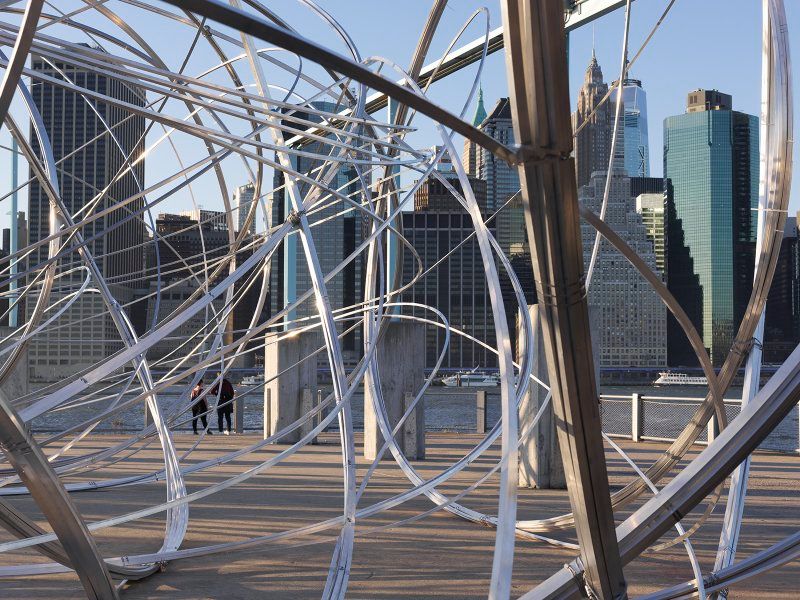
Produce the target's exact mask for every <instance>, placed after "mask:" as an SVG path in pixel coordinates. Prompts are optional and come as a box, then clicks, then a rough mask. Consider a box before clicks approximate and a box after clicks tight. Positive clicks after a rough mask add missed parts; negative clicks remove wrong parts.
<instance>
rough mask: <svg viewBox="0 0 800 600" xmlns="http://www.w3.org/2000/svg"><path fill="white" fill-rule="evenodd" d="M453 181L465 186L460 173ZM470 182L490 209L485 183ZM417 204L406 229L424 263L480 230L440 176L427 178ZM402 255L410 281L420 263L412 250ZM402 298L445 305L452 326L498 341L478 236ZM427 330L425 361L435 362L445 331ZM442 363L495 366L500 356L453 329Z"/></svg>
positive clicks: (406, 280) (425, 265)
mask: <svg viewBox="0 0 800 600" xmlns="http://www.w3.org/2000/svg"><path fill="white" fill-rule="evenodd" d="M449 182H450V184H451V185H452V186H453V188H454V189H456V190H457V191H461V184H460V182H459V180H458V179H457V178H455V176H453V177H452V179H449ZM470 184H471V186H472V189H473V191H474V193H475V197H476V200H477V202H478V205H479V206H480V207H481V212H483V213H484V215H485V206H486V188H487V186H486V183H485V182H484V181H482V180H479V179H475V178H472V177H470ZM414 204H415V207H416V210H415V211H414V212H413V213H411V212H405V213H403V234H404V235H405V237H406V239H407V240H408V241H409V243H410V244H411V245H412V246H413V247H414V248H415V249H416V250H417V252H419V255H420V258H421V259H422V265H423V268H424V269H427V268H428V267H431V266H432V265H433V264H435V263H437V262H438V261H439V260H440V259H441V258H442V257H443V256H445V255H446V254H448V253H449V252H450V251H451V250H452V249H453V248H455V247H456V246H457V245H458V244H460V243H461V242H463V241H464V240H465V239H466V238H468V237H469V236H470V235H471V234H472V233H473V232H474V231H475V228H474V226H473V224H472V220H471V218H470V216H469V215H468V214H467V213H466V211H465V210H464V209H463V208H462V207H461V205H460V204H458V202H457V201H456V199H455V198H454V197H453V195H452V194H451V193H450V192H449V190H448V189H447V188H445V187H444V186H443V185H442V184H441V182H439V181H436V180H434V179H428V180H426V181H425V182H423V184H422V186H421V187H420V189H419V190H418V191H417V193H416V195H415V201H414ZM403 260H404V265H403V277H404V281H403V284H404V285H405V284H407V283H409V282H410V281H411V278H412V277H413V276H414V274H415V273H416V272H417V269H418V265H417V263H416V260H415V258H414V256H413V254H412V253H411V252H405V253H404V254H403ZM403 301H407V302H418V303H420V304H427V305H429V306H434V307H436V308H437V309H438V310H440V311H442V313H443V314H444V316H445V317H446V318H447V319H448V321H449V322H450V325H452V326H453V327H456V328H458V329H460V330H462V331H464V332H466V333H468V334H469V335H472V336H474V337H475V338H477V339H478V340H481V341H483V342H485V343H487V344H489V345H490V346H492V345H494V343H495V331H494V320H493V313H492V306H491V301H490V299H489V290H488V287H487V286H486V277H485V275H484V271H483V261H482V259H481V254H480V249H479V248H478V244H477V242H476V240H475V238H474V237H473V238H472V239H470V240H469V241H467V242H466V243H465V244H464V245H463V246H462V247H460V248H459V249H458V250H456V251H455V252H453V254H452V255H450V256H449V257H448V258H447V260H445V261H442V262H441V263H440V264H439V265H438V266H437V267H436V268H435V269H433V270H431V272H430V273H428V274H427V275H426V276H425V277H423V278H422V279H420V280H419V281H418V282H417V283H415V284H414V285H413V286H412V287H411V289H409V290H408V291H406V292H404V293H403ZM404 312H408V313H409V314H413V315H416V316H421V317H424V318H431V316H432V313H431V312H430V311H427V310H424V309H420V308H414V307H411V308H406V309H404ZM425 331H426V344H425V346H426V361H427V364H428V365H429V366H432V365H434V364H435V363H436V359H437V357H438V355H439V353H440V352H441V350H442V347H443V344H444V339H445V331H444V330H443V329H442V328H440V327H434V326H428V327H426V329H425ZM442 366H443V367H444V368H451V369H466V368H472V367H476V366H479V367H495V366H497V359H496V357H495V355H494V354H492V353H491V352H489V351H487V350H486V348H484V347H482V346H480V345H479V344H476V343H475V342H473V341H471V340H469V339H467V338H465V337H463V336H460V335H453V336H451V338H450V346H449V349H448V352H447V354H446V356H445V359H444V362H443V364H442Z"/></svg>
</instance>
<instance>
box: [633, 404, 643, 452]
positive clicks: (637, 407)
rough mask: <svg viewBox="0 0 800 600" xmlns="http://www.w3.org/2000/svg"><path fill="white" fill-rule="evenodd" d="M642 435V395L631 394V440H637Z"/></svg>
mask: <svg viewBox="0 0 800 600" xmlns="http://www.w3.org/2000/svg"><path fill="white" fill-rule="evenodd" d="M641 437H642V397H641V396H640V395H639V394H636V393H634V394H631V441H632V442H638V441H639V440H640V439H641Z"/></svg>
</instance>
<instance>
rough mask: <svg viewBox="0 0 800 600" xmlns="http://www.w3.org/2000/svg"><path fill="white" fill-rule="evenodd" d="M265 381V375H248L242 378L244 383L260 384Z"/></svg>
mask: <svg viewBox="0 0 800 600" xmlns="http://www.w3.org/2000/svg"><path fill="white" fill-rule="evenodd" d="M262 383H264V376H263V375H248V376H247V377H245V378H243V379H242V385H260V384H262Z"/></svg>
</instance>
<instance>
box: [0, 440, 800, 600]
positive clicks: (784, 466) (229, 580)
mask: <svg viewBox="0 0 800 600" xmlns="http://www.w3.org/2000/svg"><path fill="white" fill-rule="evenodd" d="M118 439H119V438H115V437H114V436H110V435H109V436H104V435H97V436H92V437H89V438H88V439H86V440H84V441H83V442H81V444H80V445H79V450H80V451H81V452H85V451H87V450H91V449H99V448H103V447H107V446H108V445H111V444H112V443H113V442H114V441H118ZM195 439H196V438H194V436H190V435H181V434H178V435H176V444H177V447H178V449H179V450H186V449H187V448H188V447H189V446H190V444H191V443H192V442H193V441H194V440H195ZM257 439H258V437H257V436H253V435H243V436H230V437H225V436H220V435H214V436H213V437H210V438H207V439H206V440H204V442H203V444H202V445H201V448H200V450H199V451H197V452H195V453H193V454H192V455H191V457H190V459H189V461H188V462H189V463H193V462H196V461H198V460H201V459H203V460H204V459H209V458H213V457H214V456H219V455H221V454H222V453H223V452H227V451H230V450H233V449H236V448H240V447H243V446H244V445H246V444H251V443H253V442H255V441H257ZM479 439H480V437H479V436H477V435H474V434H447V433H429V434H428V457H429V458H428V459H427V460H425V461H420V462H418V463H415V464H416V465H417V467H418V468H419V470H420V473H421V474H422V476H423V477H426V478H428V477H431V476H433V475H435V474H436V473H438V472H439V471H440V470H441V469H443V468H444V467H445V466H447V465H449V464H451V463H453V462H455V461H456V460H457V459H458V458H459V457H461V456H463V455H464V454H465V453H466V452H467V451H468V450H469V449H470V448H471V447H472V446H474V445H475V444H476V443H477V442H478V441H479ZM322 442H323V443H321V444H320V445H317V446H309V447H307V448H305V449H304V450H303V451H301V452H299V453H298V454H296V455H295V456H294V457H293V458H291V459H290V460H288V461H287V462H286V463H285V464H282V465H280V466H278V467H275V468H272V469H270V470H268V471H267V472H266V473H265V474H262V475H259V476H256V477H254V478H252V479H250V480H248V481H246V482H244V483H242V484H240V485H238V486H235V487H234V488H232V489H229V490H226V491H223V492H221V493H219V494H216V495H213V496H211V497H208V498H206V499H204V500H201V501H199V502H197V503H193V504H192V505H191V508H190V524H189V530H188V533H187V536H186V541H185V542H184V545H183V547H184V548H191V547H196V546H201V545H206V544H213V543H219V542H224V541H232V540H244V539H247V538H250V537H253V536H257V535H265V534H268V533H275V532H280V531H285V530H287V529H291V528H294V527H299V526H302V525H307V524H310V523H314V522H317V521H320V520H323V519H326V518H330V517H334V516H337V515H339V514H340V507H341V498H342V493H341V492H342V477H341V455H340V453H339V447H338V438H337V437H335V436H334V435H332V434H326V436H325V437H324V438H323V439H322ZM622 445H623V447H624V448H625V449H626V450H628V451H630V452H631V454H632V456H633V457H634V458H635V460H636V461H637V462H638V463H639V464H640V465H642V466H647V465H648V464H649V462H651V461H652V460H654V459H655V458H656V456H658V454H659V453H660V452H661V451H663V449H665V448H666V445H665V444H654V443H640V444H633V443H631V442H622ZM280 448H281V446H271V447H269V448H268V449H266V450H262V451H259V452H258V453H255V454H252V455H248V456H246V457H244V458H243V459H240V460H238V461H236V462H234V463H231V464H228V465H225V466H221V467H217V468H215V469H212V470H209V471H207V472H203V473H199V474H197V475H193V476H189V477H188V478H187V484H188V488H189V491H195V490H197V489H200V488H203V487H206V486H208V485H210V484H213V483H215V482H218V481H220V480H221V479H222V478H225V477H230V476H232V475H234V474H236V473H239V472H241V471H242V470H244V469H247V468H250V467H252V466H254V465H256V464H258V463H259V462H261V461H263V460H265V459H266V458H268V457H269V456H271V455H274V453H275V452H276V451H277V450H278V449H280ZM701 449H702V448H701V447H698V448H697V450H698V451H699V450H701ZM609 452H610V451H609ZM179 455H180V452H179ZM497 456H498V448H497V447H495V448H493V449H492V450H491V451H490V452H488V453H487V455H486V456H485V457H483V458H481V459H480V460H478V461H476V462H475V463H473V464H472V465H471V466H470V467H469V468H468V469H466V470H465V471H463V472H462V473H460V474H459V475H458V476H456V477H455V478H454V479H453V480H452V481H450V482H448V484H447V485H445V486H442V487H441V488H440V489H441V491H443V492H445V493H458V492H460V491H461V490H463V489H464V488H465V487H467V486H468V485H469V484H470V483H472V482H474V481H475V480H476V479H477V478H478V477H480V475H482V474H483V473H485V472H486V470H487V468H489V467H490V465H491V464H493V461H494V460H496V458H497ZM609 461H610V474H611V479H612V484H613V486H614V488H615V489H618V488H619V487H620V486H622V485H624V483H625V482H627V481H629V480H630V478H631V473H630V470H629V469H628V468H627V467H626V466H625V465H624V463H623V461H622V460H621V459H619V457H617V456H616V455H613V456H612V455H611V454H609ZM160 463H161V459H160V453H159V451H158V444H157V443H153V444H151V446H150V447H148V448H147V449H146V450H144V451H143V452H141V453H139V454H137V455H136V456H135V457H134V458H133V459H132V460H127V461H124V464H122V465H121V466H118V465H114V466H111V467H109V468H107V469H105V470H103V471H101V472H99V473H97V479H98V480H102V479H104V478H108V477H118V476H121V475H124V474H134V473H144V472H147V471H148V470H156V469H158V468H159V466H160ZM365 470H366V463H364V462H363V461H360V462H359V471H358V475H359V479H360V477H361V476H362V475H363V474H364V472H365ZM497 483H498V478H497V477H496V476H495V477H493V478H491V479H490V480H488V481H487V482H486V483H485V484H484V485H483V486H481V487H480V488H478V489H477V490H476V491H475V492H473V493H471V494H470V495H469V497H468V498H467V499H466V500H465V501H464V503H465V504H466V505H467V506H469V507H470V508H474V509H476V510H481V511H486V512H491V513H493V514H494V513H495V512H496V506H497V496H496V494H497ZM408 487H409V484H408V481H407V480H406V478H405V477H404V476H403V475H402V473H401V472H400V470H399V469H398V468H397V467H396V465H395V464H394V462H393V461H391V460H384V462H383V463H382V466H381V467H380V468H379V469H378V470H377V472H376V473H375V475H374V476H373V479H372V481H371V483H370V486H369V488H368V490H367V492H366V494H365V496H364V498H362V500H361V502H360V504H359V506H366V505H370V504H373V503H374V502H376V501H378V500H381V499H383V498H386V497H388V496H390V495H393V494H396V493H398V492H400V491H402V490H404V489H407V488H408ZM798 492H800V457H798V456H797V455H795V456H790V455H778V454H770V453H760V454H757V455H756V457H755V459H754V461H753V466H752V469H751V486H750V493H749V495H748V502H747V507H746V509H745V515H744V524H743V527H742V536H741V542H740V545H739V556H741V557H744V556H747V555H749V554H751V553H753V552H755V551H757V550H759V549H762V548H764V547H766V546H767V545H769V544H772V543H774V542H776V541H778V540H779V539H781V538H783V537H785V536H786V535H789V534H790V533H793V532H794V531H796V529H797V527H798V523H800V493H798ZM75 498H76V501H77V503H78V505H79V506H80V509H81V511H82V512H83V514H84V516H85V517H86V519H87V520H88V521H95V520H98V519H102V518H105V517H108V516H111V515H116V514H121V513H127V512H129V511H133V510H136V509H139V508H142V507H145V506H149V505H152V504H156V503H159V502H161V501H163V499H164V484H163V482H158V483H152V484H146V485H142V486H136V487H127V488H118V489H114V490H111V491H95V492H86V493H80V494H76V495H75ZM11 502H12V504H14V505H15V506H18V507H20V508H22V509H24V510H26V511H28V512H29V513H30V514H38V513H37V511H36V509H35V507H34V506H33V505H32V503H31V501H30V500H29V499H26V498H15V499H12V500H11ZM430 507H431V504H430V502H429V501H428V500H427V499H425V498H417V499H415V500H414V501H412V502H409V503H408V504H407V505H401V506H400V507H397V508H395V509H393V510H391V511H389V512H387V513H383V514H380V515H377V516H376V517H373V518H368V519H365V520H363V521H360V522H359V523H358V524H357V531H365V530H367V529H373V528H375V527H377V526H380V525H383V524H387V523H391V522H394V521H397V520H400V519H404V518H408V517H411V516H413V515H415V514H419V513H421V512H424V511H425V510H428V509H429V508H430ZM568 509H569V502H568V500H567V496H566V492H564V491H539V490H521V491H520V501H519V514H518V516H519V518H522V519H530V518H544V517H549V516H555V515H558V514H561V513H564V512H567V511H568ZM628 511H629V509H626V511H625V512H624V513H623V514H620V515H619V517H624V516H625V515H626V514H628ZM723 512H724V497H723V499H722V501H721V503H720V505H719V506H718V507H717V509H716V510H715V512H714V514H713V516H712V518H711V520H710V522H709V524H708V525H707V526H706V527H704V528H703V529H702V530H701V531H700V532H699V533H698V534H697V535H696V536H695V537H694V538H693V541H694V545H695V549H696V551H697V552H698V555H699V558H700V561H701V565H702V566H703V568H704V569H709V568H710V567H711V565H713V561H714V554H715V552H716V543H717V538H718V534H719V526H720V522H721V519H722V514H723ZM697 514H699V513H693V514H691V515H689V516H688V517H687V519H686V521H684V522H685V523H687V524H691V523H693V522H694V520H695V518H696V516H697ZM41 524H42V526H43V527H45V528H47V525H46V523H44V522H42V523H41ZM163 526H164V522H163V516H162V515H159V516H157V517H152V518H148V519H144V520H142V521H138V522H135V523H130V524H126V525H124V526H121V527H117V528H114V529H113V530H104V531H101V532H98V534H97V539H98V542H99V545H100V549H101V552H102V553H103V554H104V556H118V555H119V554H120V553H122V552H125V553H126V554H133V553H136V552H140V551H141V552H152V551H155V550H157V549H158V547H159V546H160V544H161V540H162V535H163ZM335 533H336V532H335V531H334V532H333V535H335ZM561 538H562V539H565V540H569V541H573V537H572V534H571V532H568V531H567V532H562V533H561ZM10 539H12V538H11V536H10V535H9V534H7V533H5V532H4V531H3V532H0V541H7V540H10ZM665 539H666V538H665ZM297 541H298V540H293V541H291V542H287V543H283V544H275V545H270V546H261V547H258V548H255V549H251V550H248V551H242V552H237V553H228V554H220V555H213V556H206V557H201V558H191V559H187V560H182V561H176V562H172V563H170V564H168V565H166V567H165V572H163V573H156V574H155V575H154V576H152V577H150V578H148V579H146V580H144V581H141V582H136V583H132V584H129V585H128V586H126V588H125V590H124V591H123V593H122V597H123V598H130V599H140V598H141V599H143V598H152V599H164V600H166V599H169V600H178V599H187V600H189V599H192V600H195V599H198V598H209V599H211V598H213V599H225V600H235V599H250V598H270V599H271V600H289V599H300V598H303V599H304V598H319V597H320V594H321V591H322V588H323V585H324V581H325V576H326V573H327V570H328V567H329V561H330V557H331V551H332V548H333V545H334V544H333V541H331V536H330V535H329V536H318V537H316V538H306V539H304V540H303V541H304V542H315V543H307V544H306V545H302V546H298V545H297ZM493 541H494V532H493V531H492V530H491V529H489V528H487V527H483V526H480V525H475V524H473V523H467V522H465V521H462V520H460V519H457V518H456V517H453V516H450V515H448V514H446V513H442V512H438V513H436V514H433V515H431V516H429V517H427V518H425V519H422V520H419V521H415V522H412V523H410V524H406V525H403V526H402V527H399V528H395V529H384V530H381V531H379V532H377V533H372V534H367V535H363V536H359V537H357V538H356V544H355V554H354V558H353V565H352V574H351V577H350V586H349V589H348V593H347V597H348V598H350V599H353V600H358V599H395V598H398V599H399V598H417V599H429V598H447V599H452V600H463V599H471V598H486V596H487V590H488V584H489V578H490V574H491V564H492V550H493ZM26 557H27V558H26ZM573 557H574V552H573V551H570V550H562V549H559V548H555V547H553V546H550V545H547V544H544V543H540V542H530V541H524V540H519V541H518V542H517V552H516V558H515V571H514V581H513V593H512V597H518V596H519V595H521V594H522V593H524V592H525V591H527V590H529V589H530V588H531V587H533V586H534V585H535V584H536V583H537V582H540V581H542V580H543V579H544V578H546V577H548V576H549V575H551V574H552V573H553V572H554V571H555V570H556V569H558V568H560V567H561V566H562V565H563V564H564V563H566V562H569V561H570V560H571V559H572V558H573ZM23 561H25V562H28V561H42V562H44V559H43V558H41V557H39V555H37V554H36V553H34V552H32V551H30V550H25V551H20V552H14V553H6V554H0V565H8V564H15V563H18V562H23ZM626 576H627V578H628V581H629V586H630V588H629V590H630V594H631V597H635V596H638V595H641V594H643V593H646V592H649V591H654V590H656V589H658V588H661V587H664V586H667V585H673V584H676V583H679V582H682V581H685V580H687V579H689V578H691V570H690V567H689V563H688V561H687V559H686V554H685V550H684V549H683V546H681V545H678V546H676V547H674V548H671V549H669V550H666V551H663V552H661V553H658V554H652V555H644V556H643V557H642V558H640V559H638V560H636V561H635V562H633V563H632V564H631V565H629V566H628V567H627V568H626ZM799 587H800V562H799V561H795V562H794V563H791V564H789V565H786V566H784V567H783V568H781V569H778V570H777V571H774V572H772V573H770V574H768V575H766V576H764V577H761V578H757V579H752V580H749V581H746V582H744V583H742V584H740V585H738V586H737V587H734V588H732V590H731V595H730V596H729V597H730V598H733V599H735V598H763V599H766V598H770V599H787V600H788V599H790V598H797V597H798V594H800V590H799V589H798V588H799ZM0 597H2V598H5V599H17V598H19V599H23V598H24V599H34V598H41V599H45V598H46V599H51V598H82V597H83V592H82V589H81V587H80V585H79V583H78V581H77V578H76V577H75V576H74V575H64V574H62V575H47V576H41V577H34V578H23V579H5V580H0Z"/></svg>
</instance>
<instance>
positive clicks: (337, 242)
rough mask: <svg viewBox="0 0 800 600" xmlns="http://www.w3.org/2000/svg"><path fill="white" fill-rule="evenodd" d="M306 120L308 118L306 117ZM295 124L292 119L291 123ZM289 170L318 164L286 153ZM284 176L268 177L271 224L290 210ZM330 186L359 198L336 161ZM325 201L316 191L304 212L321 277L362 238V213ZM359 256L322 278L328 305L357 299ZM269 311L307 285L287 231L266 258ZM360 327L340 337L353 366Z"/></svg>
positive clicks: (305, 187) (311, 144)
mask: <svg viewBox="0 0 800 600" xmlns="http://www.w3.org/2000/svg"><path fill="white" fill-rule="evenodd" d="M312 105H313V106H314V107H316V108H319V109H321V110H326V111H331V112H335V111H336V110H337V107H336V105H334V104H333V103H330V102H314V103H312ZM306 118H309V120H313V119H312V118H310V117H309V116H308V115H306ZM292 125H293V126H294V127H295V128H296V127H297V124H296V123H293V124H292ZM303 150H305V151H307V152H309V153H315V152H316V153H321V154H325V153H326V152H329V151H330V147H329V146H327V145H325V144H323V143H322V142H319V141H308V142H306V143H305V144H304V146H303ZM290 160H291V163H292V168H293V169H295V170H296V171H298V172H299V173H303V174H308V175H315V176H316V175H318V173H319V169H320V168H321V167H322V166H323V164H324V163H323V162H322V161H321V160H318V159H314V158H310V157H307V156H298V155H296V154H292V155H290ZM284 183H285V175H284V174H283V172H281V171H278V170H276V171H275V178H274V189H275V190H277V191H276V192H275V197H274V202H273V210H272V222H273V223H274V224H278V223H283V222H284V221H285V220H286V219H287V217H288V216H289V213H290V211H291V208H292V207H291V203H290V198H289V195H288V194H287V193H286V191H285V189H284V188H283V186H284ZM329 187H330V188H332V189H334V190H337V191H338V192H339V193H340V194H343V195H346V196H349V197H350V198H351V199H352V200H353V201H355V202H363V201H364V200H363V198H362V197H361V186H360V185H359V179H358V175H357V173H356V170H355V168H354V167H352V166H350V165H347V164H342V166H340V167H339V168H338V169H337V171H336V174H335V176H334V177H333V179H332V181H331V183H330V185H329ZM298 188H299V190H300V195H301V197H305V195H306V194H308V193H309V192H310V191H311V189H312V188H311V186H310V185H309V184H307V183H304V182H298ZM328 196H329V197H328V198H327V199H326V198H325V194H323V195H322V198H323V203H322V206H321V207H318V208H315V209H314V211H313V213H312V214H309V215H308V218H309V223H310V225H311V234H312V236H313V238H314V243H315V245H316V248H317V253H318V255H319V262H320V267H321V269H322V273H323V275H327V274H328V273H330V272H331V271H333V270H334V269H335V268H336V267H337V266H338V265H339V263H340V262H342V261H343V260H344V259H345V258H346V257H348V256H349V255H350V254H351V253H352V252H353V251H354V250H355V249H356V247H357V246H358V245H359V244H360V243H361V241H362V239H363V228H362V215H361V213H360V212H359V211H358V210H356V209H354V208H353V207H352V205H351V204H349V203H347V202H345V201H344V200H340V199H337V198H333V197H330V195H328ZM364 256H365V255H364V254H363V253H362V255H361V256H358V257H356V258H355V259H354V260H352V261H350V262H349V263H348V264H347V266H345V268H344V269H343V270H342V271H341V272H340V273H338V274H337V275H336V276H335V277H334V278H332V279H331V280H330V281H328V282H327V284H326V287H327V290H328V296H329V298H330V301H331V307H332V308H333V309H334V310H336V309H340V308H343V307H348V306H352V305H354V304H356V303H357V302H361V301H362V300H363V290H364V284H363V275H362V273H363V270H362V260H363V258H364ZM270 279H271V281H270V296H271V310H272V312H271V314H275V313H276V312H277V311H279V310H281V309H283V308H284V307H285V306H287V305H288V304H290V303H292V302H294V300H296V299H297V298H298V297H299V296H300V295H302V294H303V293H304V292H306V291H307V290H309V289H311V275H310V273H309V270H308V265H307V263H306V258H305V254H304V252H303V249H302V244H301V243H300V241H299V239H298V234H297V233H296V232H293V233H292V234H290V235H289V236H287V238H286V240H285V241H284V243H283V244H281V246H280V247H279V248H278V250H277V251H276V253H275V255H274V258H273V259H272V270H271V277H270ZM316 314H317V306H316V303H315V302H314V301H313V299H311V300H308V301H306V302H304V303H303V304H301V305H300V306H299V307H298V308H297V310H296V311H295V312H294V317H297V318H301V317H310V316H316ZM349 326H350V323H344V324H341V325H340V331H343V330H344V329H346V328H347V327H349ZM360 340H361V329H360V328H359V329H357V330H356V331H353V332H351V333H348V334H347V335H345V336H344V337H343V339H342V352H343V354H344V358H345V360H346V361H347V362H348V364H355V363H356V362H357V361H358V359H359V357H360V356H361V354H362V352H363V349H362V348H361V345H360Z"/></svg>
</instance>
